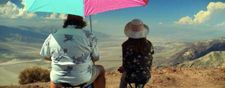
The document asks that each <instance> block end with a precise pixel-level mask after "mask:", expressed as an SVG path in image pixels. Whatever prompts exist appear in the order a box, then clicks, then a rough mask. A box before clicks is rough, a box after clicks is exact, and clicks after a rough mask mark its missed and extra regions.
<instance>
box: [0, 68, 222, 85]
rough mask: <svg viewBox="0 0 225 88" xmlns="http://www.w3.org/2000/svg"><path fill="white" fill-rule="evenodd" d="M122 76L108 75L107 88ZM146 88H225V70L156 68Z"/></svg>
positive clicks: (114, 73) (115, 83) (110, 73)
mask: <svg viewBox="0 0 225 88" xmlns="http://www.w3.org/2000/svg"><path fill="white" fill-rule="evenodd" d="M120 77H121V74H120V73H118V72H117V71H116V70H111V71H108V72H107V73H106V78H107V79H106V82H107V85H106V88H118V87H119V81H120ZM48 87H49V86H48V83H35V84H28V85H20V86H13V85H11V86H5V87H0V88H48ZM145 88H225V69H222V68H157V69H156V68H154V69H153V71H152V78H151V80H150V81H149V83H148V84H147V85H146V86H145Z"/></svg>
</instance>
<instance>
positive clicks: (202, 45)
mask: <svg viewBox="0 0 225 88" xmlns="http://www.w3.org/2000/svg"><path fill="white" fill-rule="evenodd" d="M212 51H225V38H221V39H215V40H208V41H200V42H196V43H193V44H192V45H190V46H189V47H187V48H185V49H183V50H181V51H180V52H178V53H176V54H174V55H172V56H171V57H170V60H171V61H169V62H170V65H173V66H174V65H175V66H176V65H178V64H181V63H184V62H186V61H192V60H195V59H198V58H200V57H202V56H205V55H207V54H208V53H210V52H212ZM224 58H225V57H224Z"/></svg>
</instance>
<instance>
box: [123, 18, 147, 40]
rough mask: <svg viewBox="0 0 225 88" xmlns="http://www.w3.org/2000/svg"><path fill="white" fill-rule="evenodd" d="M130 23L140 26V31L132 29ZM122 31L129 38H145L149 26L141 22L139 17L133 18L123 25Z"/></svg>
mask: <svg viewBox="0 0 225 88" xmlns="http://www.w3.org/2000/svg"><path fill="white" fill-rule="evenodd" d="M132 25H136V26H140V27H138V28H141V29H139V30H141V31H132ZM124 33H125V35H126V36H127V37H129V38H134V39H139V38H145V37H146V36H147V35H148V33H149V27H148V26H147V25H145V24H144V23H143V21H141V20H140V19H133V20H132V21H130V22H128V23H127V24H126V26H125V29H124Z"/></svg>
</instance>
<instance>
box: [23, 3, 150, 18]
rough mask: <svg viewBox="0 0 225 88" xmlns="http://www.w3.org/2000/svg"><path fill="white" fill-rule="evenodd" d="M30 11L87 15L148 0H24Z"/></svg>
mask: <svg viewBox="0 0 225 88" xmlns="http://www.w3.org/2000/svg"><path fill="white" fill-rule="evenodd" d="M25 3H26V7H27V10H28V11H30V12H55V13H64V14H74V15H79V16H89V15H93V14H97V13H102V12H106V11H110V10H116V9H122V8H129V7H136V6H144V5H146V4H147V3H148V0H25Z"/></svg>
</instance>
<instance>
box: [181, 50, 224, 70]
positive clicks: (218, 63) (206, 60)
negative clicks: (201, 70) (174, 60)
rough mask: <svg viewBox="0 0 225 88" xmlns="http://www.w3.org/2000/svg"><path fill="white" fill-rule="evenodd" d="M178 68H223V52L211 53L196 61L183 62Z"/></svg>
mask: <svg viewBox="0 0 225 88" xmlns="http://www.w3.org/2000/svg"><path fill="white" fill-rule="evenodd" d="M178 66H179V67H214V68H215V67H222V68H224V67H225V52H224V51H223V52H221V51H215V52H211V53H209V54H207V55H205V56H203V57H200V58H198V59H195V60H192V61H188V62H184V63H181V64H179V65H178Z"/></svg>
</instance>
